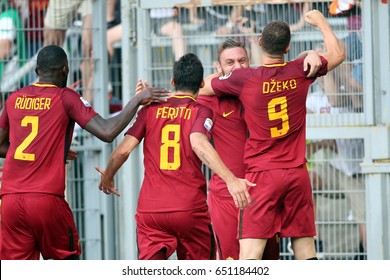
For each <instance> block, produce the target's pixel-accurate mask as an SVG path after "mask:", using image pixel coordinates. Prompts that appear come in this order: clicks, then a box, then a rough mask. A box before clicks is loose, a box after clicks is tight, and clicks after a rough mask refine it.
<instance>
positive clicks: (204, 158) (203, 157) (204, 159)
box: [199, 151, 210, 165]
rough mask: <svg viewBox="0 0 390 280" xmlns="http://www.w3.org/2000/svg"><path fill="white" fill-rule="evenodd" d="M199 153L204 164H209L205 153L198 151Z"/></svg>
mask: <svg viewBox="0 0 390 280" xmlns="http://www.w3.org/2000/svg"><path fill="white" fill-rule="evenodd" d="M199 155H200V156H201V157H202V159H203V162H204V163H205V164H206V165H210V162H209V160H208V159H207V158H206V154H205V153H204V152H203V151H199Z"/></svg>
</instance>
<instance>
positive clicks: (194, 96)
mask: <svg viewBox="0 0 390 280" xmlns="http://www.w3.org/2000/svg"><path fill="white" fill-rule="evenodd" d="M175 95H179V96H191V97H193V98H196V96H197V93H193V92H189V91H176V92H175Z"/></svg>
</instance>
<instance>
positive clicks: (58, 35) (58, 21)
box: [44, 0, 117, 104]
mask: <svg viewBox="0 0 390 280" xmlns="http://www.w3.org/2000/svg"><path fill="white" fill-rule="evenodd" d="M106 2H107V14H106V21H107V22H108V23H111V22H112V21H113V18H115V15H114V14H113V13H115V11H116V3H117V0H107V1H106ZM79 13H80V14H81V18H82V27H83V31H82V56H83V61H82V63H81V66H80V68H81V72H82V79H83V93H82V94H83V97H84V98H85V99H86V100H88V102H90V103H91V104H92V100H93V89H92V85H93V82H92V80H91V78H92V76H93V55H92V0H84V1H82V0H71V1H69V0H50V1H49V5H48V8H47V12H46V15H45V21H44V22H45V31H44V45H50V44H55V45H59V46H62V45H63V44H64V40H65V35H66V31H67V29H68V28H69V27H70V26H71V25H72V24H73V22H74V21H75V19H76V17H77V15H78V14H79Z"/></svg>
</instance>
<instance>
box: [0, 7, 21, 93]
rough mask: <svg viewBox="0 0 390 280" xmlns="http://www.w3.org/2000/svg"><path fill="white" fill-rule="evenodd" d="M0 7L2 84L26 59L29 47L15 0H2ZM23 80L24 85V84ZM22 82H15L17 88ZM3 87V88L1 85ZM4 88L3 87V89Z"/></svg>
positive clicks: (0, 74) (0, 77) (0, 66)
mask: <svg viewBox="0 0 390 280" xmlns="http://www.w3.org/2000/svg"><path fill="white" fill-rule="evenodd" d="M0 6H1V9H0V11H1V12H0V85H1V84H2V83H3V82H4V81H7V80H9V79H10V78H11V76H13V75H15V72H16V71H17V69H19V68H20V67H21V66H22V65H23V64H24V63H25V61H26V57H27V47H26V40H25V34H24V29H23V19H22V16H21V14H20V12H19V9H18V6H17V5H16V2H15V1H12V0H11V1H10V0H9V1H6V0H1V4H0ZM23 83H25V82H23V81H22V85H23ZM18 86H20V84H18V83H15V85H13V88H8V89H7V91H11V90H14V89H16V87H18ZM1 88H3V87H2V86H1ZM2 90H3V89H2Z"/></svg>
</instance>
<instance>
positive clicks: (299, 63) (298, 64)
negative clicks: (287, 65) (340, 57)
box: [294, 56, 328, 80]
mask: <svg viewBox="0 0 390 280" xmlns="http://www.w3.org/2000/svg"><path fill="white" fill-rule="evenodd" d="M320 59H321V62H322V65H321V68H320V70H318V72H317V73H316V74H315V76H314V77H315V78H318V77H321V76H324V75H326V73H328V60H326V58H325V57H323V56H320ZM304 60H305V59H304V58H301V59H297V60H294V62H295V65H296V67H298V68H299V70H302V72H304V73H305V75H307V74H309V70H310V69H307V70H306V71H304V70H303V61H304ZM313 80H314V79H313Z"/></svg>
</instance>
